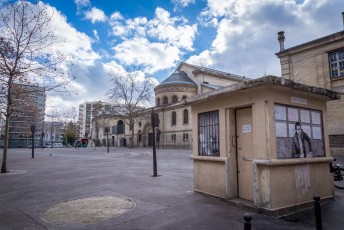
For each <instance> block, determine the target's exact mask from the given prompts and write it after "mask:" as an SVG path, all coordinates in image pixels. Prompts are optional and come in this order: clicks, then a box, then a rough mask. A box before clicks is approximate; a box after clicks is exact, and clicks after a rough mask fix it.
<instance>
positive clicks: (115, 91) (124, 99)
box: [108, 71, 153, 148]
mask: <svg viewBox="0 0 344 230" xmlns="http://www.w3.org/2000/svg"><path fill="white" fill-rule="evenodd" d="M110 77H111V83H112V88H111V89H110V90H109V91H108V96H109V99H110V102H111V104H112V105H113V106H112V110H111V112H112V113H113V114H114V115H115V116H116V117H118V118H121V119H123V120H124V121H125V122H126V123H127V124H128V125H129V127H130V130H131V147H132V148H133V147H134V124H135V118H136V117H137V116H138V113H137V112H138V111H139V110H140V109H142V106H143V105H144V103H149V102H150V100H151V99H152V95H153V82H152V79H151V78H149V77H148V76H146V75H143V74H142V72H140V71H127V72H126V75H125V76H122V75H120V74H116V73H113V72H112V73H110Z"/></svg>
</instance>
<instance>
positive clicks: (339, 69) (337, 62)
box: [329, 50, 344, 78]
mask: <svg viewBox="0 0 344 230" xmlns="http://www.w3.org/2000/svg"><path fill="white" fill-rule="evenodd" d="M329 61H330V63H329V64H330V74H331V78H335V77H341V76H344V50H339V51H336V52H333V53H330V54H329Z"/></svg>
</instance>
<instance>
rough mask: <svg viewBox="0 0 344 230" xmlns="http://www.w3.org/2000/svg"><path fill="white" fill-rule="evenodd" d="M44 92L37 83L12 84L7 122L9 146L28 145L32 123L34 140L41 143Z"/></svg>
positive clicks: (29, 143)
mask: <svg viewBox="0 0 344 230" xmlns="http://www.w3.org/2000/svg"><path fill="white" fill-rule="evenodd" d="M45 100H46V94H45V89H44V88H43V87H39V86H38V85H25V84H15V85H14V100H13V101H14V102H13V106H12V114H11V116H10V124H9V147H10V148H16V147H28V146H30V145H31V144H32V143H31V142H32V140H31V139H32V132H31V126H32V125H34V126H35V128H36V130H35V142H36V144H39V143H41V140H42V133H43V127H44V126H43V123H44V112H45Z"/></svg>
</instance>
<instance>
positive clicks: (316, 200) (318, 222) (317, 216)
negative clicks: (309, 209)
mask: <svg viewBox="0 0 344 230" xmlns="http://www.w3.org/2000/svg"><path fill="white" fill-rule="evenodd" d="M313 199H314V211H315V226H316V229H317V230H322V221H321V207H320V196H318V195H315V196H313Z"/></svg>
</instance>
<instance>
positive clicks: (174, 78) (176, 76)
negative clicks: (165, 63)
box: [157, 70, 197, 87]
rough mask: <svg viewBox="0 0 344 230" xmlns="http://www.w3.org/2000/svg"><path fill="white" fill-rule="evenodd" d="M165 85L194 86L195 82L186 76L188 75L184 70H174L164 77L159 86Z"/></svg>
mask: <svg viewBox="0 0 344 230" xmlns="http://www.w3.org/2000/svg"><path fill="white" fill-rule="evenodd" d="M166 85H188V86H194V87H196V86H197V84H196V83H195V82H194V81H193V80H191V78H189V77H188V75H187V74H186V73H185V72H184V71H179V70H176V71H175V72H174V73H172V74H171V75H170V76H169V77H168V78H166V79H165V80H164V81H163V82H161V83H160V84H159V85H158V86H157V87H159V86H166Z"/></svg>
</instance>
